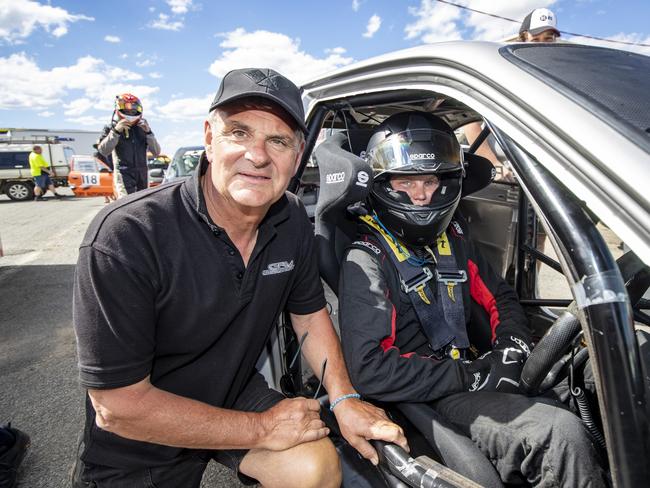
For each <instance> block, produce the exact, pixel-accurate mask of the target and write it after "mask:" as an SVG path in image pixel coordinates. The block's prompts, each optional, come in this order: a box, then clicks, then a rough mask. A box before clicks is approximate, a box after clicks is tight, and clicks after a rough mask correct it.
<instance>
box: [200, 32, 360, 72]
mask: <svg viewBox="0 0 650 488" xmlns="http://www.w3.org/2000/svg"><path fill="white" fill-rule="evenodd" d="M221 36H222V37H224V38H225V39H224V41H223V42H221V44H220V46H221V47H222V48H224V51H223V53H222V55H221V57H219V58H218V59H216V60H215V61H214V62H213V63H212V64H211V65H210V73H212V74H213V75H214V76H216V77H217V78H221V77H223V75H225V74H226V73H227V72H228V71H230V70H232V69H237V68H246V67H250V66H259V67H264V68H273V69H275V70H277V71H278V72H280V73H282V74H283V75H285V76H287V77H288V78H290V79H291V80H292V81H294V82H295V83H298V84H299V83H301V82H304V81H306V80H307V79H309V78H312V77H313V76H315V75H318V74H321V73H325V72H327V71H331V70H333V69H336V68H339V67H340V66H345V65H347V64H350V63H351V62H352V61H353V59H352V58H350V57H344V56H343V54H344V53H345V50H344V49H342V48H335V50H330V51H329V52H328V53H326V55H327V56H326V57H325V58H316V57H314V56H312V55H311V54H308V53H306V52H305V51H301V50H300V39H292V38H291V37H289V36H286V35H284V34H280V33H277V32H269V31H261V30H260V31H255V32H246V30H245V29H244V28H242V27H240V28H238V29H235V30H234V31H232V32H228V33H226V34H221ZM334 51H336V52H334Z"/></svg>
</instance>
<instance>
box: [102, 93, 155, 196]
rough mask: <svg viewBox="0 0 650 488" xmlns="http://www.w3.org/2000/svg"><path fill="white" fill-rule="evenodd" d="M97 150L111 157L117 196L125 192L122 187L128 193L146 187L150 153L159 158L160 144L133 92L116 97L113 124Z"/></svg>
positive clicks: (108, 126)
mask: <svg viewBox="0 0 650 488" xmlns="http://www.w3.org/2000/svg"><path fill="white" fill-rule="evenodd" d="M97 149H98V151H99V152H100V153H101V154H102V155H103V156H104V157H109V156H112V160H113V165H114V175H115V177H116V186H117V187H118V188H117V190H118V191H117V192H116V193H118V194H120V193H122V192H121V191H120V189H121V187H122V185H123V187H124V189H125V190H126V193H134V192H136V191H138V190H144V189H145V188H147V183H148V181H147V150H149V151H150V152H151V153H152V154H153V156H154V157H155V156H158V154H160V145H159V144H158V141H157V140H156V137H155V136H154V134H153V132H152V131H151V127H149V123H148V122H147V121H146V120H145V119H144V118H143V117H142V103H141V102H140V99H139V98H138V97H136V96H135V95H132V94H130V93H123V94H121V95H118V96H117V97H115V111H114V112H113V118H112V119H111V124H110V125H107V126H106V127H104V131H103V133H102V135H101V137H100V140H99V144H98V147H97ZM120 177H121V181H120Z"/></svg>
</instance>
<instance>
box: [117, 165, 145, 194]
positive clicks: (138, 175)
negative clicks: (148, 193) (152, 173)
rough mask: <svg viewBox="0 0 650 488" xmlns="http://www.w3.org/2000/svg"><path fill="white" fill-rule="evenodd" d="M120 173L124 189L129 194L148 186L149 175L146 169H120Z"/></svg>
mask: <svg viewBox="0 0 650 488" xmlns="http://www.w3.org/2000/svg"><path fill="white" fill-rule="evenodd" d="M120 173H121V174H122V181H123V182H124V188H125V189H126V192H127V193H129V194H131V193H135V192H136V191H140V190H144V189H145V188H147V186H148V184H149V183H148V178H149V175H148V171H147V168H146V167H145V168H127V169H120Z"/></svg>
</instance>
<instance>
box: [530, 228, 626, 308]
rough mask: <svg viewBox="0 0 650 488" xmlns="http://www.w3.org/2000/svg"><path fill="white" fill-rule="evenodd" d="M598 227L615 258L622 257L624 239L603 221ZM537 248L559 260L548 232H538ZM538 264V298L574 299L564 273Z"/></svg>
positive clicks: (624, 248)
mask: <svg viewBox="0 0 650 488" xmlns="http://www.w3.org/2000/svg"><path fill="white" fill-rule="evenodd" d="M596 229H598V232H600V235H601V236H602V237H603V239H604V240H605V243H606V244H607V247H608V249H609V252H611V253H612V256H613V257H614V259H618V258H619V257H621V256H622V255H623V253H624V252H625V251H626V250H627V248H626V247H625V244H624V243H623V241H622V240H621V239H620V238H619V237H618V236H617V235H616V234H615V233H614V231H612V230H611V229H610V228H609V227H607V226H606V225H605V224H603V223H602V222H599V223H598V225H597V226H596ZM537 249H538V250H541V251H543V252H544V254H546V255H547V256H548V257H550V258H552V259H554V260H556V261H557V260H558V259H557V254H555V251H554V250H553V246H552V245H551V243H550V242H549V239H548V238H547V237H546V234H544V233H543V232H539V233H538V236H537ZM537 266H538V267H537V273H538V278H537V283H538V286H537V292H536V295H537V298H547V299H551V298H554V299H569V300H572V299H573V296H572V295H571V289H570V287H569V283H568V281H567V279H566V278H565V277H564V275H563V274H562V273H559V272H557V271H555V270H554V269H553V268H551V267H550V266H547V265H546V264H543V263H538V265H537Z"/></svg>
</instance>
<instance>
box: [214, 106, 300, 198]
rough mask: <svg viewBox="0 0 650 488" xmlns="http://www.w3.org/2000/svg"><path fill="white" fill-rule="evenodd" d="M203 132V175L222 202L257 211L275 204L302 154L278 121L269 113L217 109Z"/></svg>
mask: <svg viewBox="0 0 650 488" xmlns="http://www.w3.org/2000/svg"><path fill="white" fill-rule="evenodd" d="M204 129H205V149H206V156H207V158H208V161H210V171H209V173H208V174H209V177H210V178H211V180H212V184H213V185H214V187H215V188H216V190H217V191H218V192H219V194H220V195H221V196H222V197H224V198H226V199H229V200H232V201H233V202H234V203H236V204H237V205H239V206H241V207H246V208H257V209H259V208H264V207H265V208H268V207H269V206H270V205H271V204H273V203H274V202H276V201H277V200H278V199H280V197H281V196H282V195H283V194H284V192H285V191H286V189H287V186H288V185H289V180H290V179H291V177H292V176H293V175H294V174H295V172H296V169H297V168H298V164H299V162H300V157H301V155H302V151H303V149H304V142H302V141H301V140H299V138H298V137H297V136H296V133H295V132H294V130H293V129H292V127H291V126H289V124H288V123H287V122H286V121H285V120H284V119H283V118H281V117H279V116H278V115H276V114H275V113H273V112H272V111H271V110H270V109H269V110H266V109H257V108H245V107H244V108H237V107H232V108H228V109H226V110H220V109H217V112H216V114H215V117H214V118H213V119H212V123H210V121H206V122H205V127H204Z"/></svg>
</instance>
